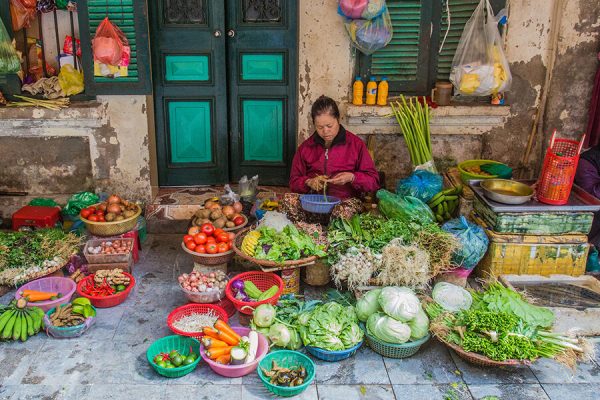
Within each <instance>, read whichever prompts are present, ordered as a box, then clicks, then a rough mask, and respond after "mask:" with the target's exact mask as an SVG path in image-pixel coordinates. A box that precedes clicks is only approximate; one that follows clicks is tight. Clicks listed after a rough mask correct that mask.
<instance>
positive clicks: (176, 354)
mask: <svg viewBox="0 0 600 400" xmlns="http://www.w3.org/2000/svg"><path fill="white" fill-rule="evenodd" d="M178 355H179V352H178V351H177V350H171V352H170V353H169V358H170V359H173V357H175V356H178Z"/></svg>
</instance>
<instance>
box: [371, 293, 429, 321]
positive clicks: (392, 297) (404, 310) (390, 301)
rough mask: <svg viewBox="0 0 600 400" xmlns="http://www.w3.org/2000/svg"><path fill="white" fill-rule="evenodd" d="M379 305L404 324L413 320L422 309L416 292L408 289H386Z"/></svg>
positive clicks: (380, 296)
mask: <svg viewBox="0 0 600 400" xmlns="http://www.w3.org/2000/svg"><path fill="white" fill-rule="evenodd" d="M379 304H380V305H381V308H382V309H383V311H384V312H385V313H386V314H387V315H389V316H390V317H392V318H394V319H397V320H398V321H402V322H407V321H410V320H412V319H413V318H414V317H416V316H417V313H418V312H419V310H420V309H421V302H420V301H419V299H418V298H417V296H416V295H415V292H413V291H412V290H411V289H409V288H407V287H397V286H388V287H384V288H383V289H381V294H380V295H379Z"/></svg>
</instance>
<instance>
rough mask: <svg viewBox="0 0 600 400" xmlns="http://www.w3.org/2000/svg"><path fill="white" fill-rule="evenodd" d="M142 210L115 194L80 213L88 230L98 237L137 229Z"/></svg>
mask: <svg viewBox="0 0 600 400" xmlns="http://www.w3.org/2000/svg"><path fill="white" fill-rule="evenodd" d="M141 213H142V208H141V207H140V206H139V205H137V204H135V203H134V202H131V201H127V200H124V199H122V198H121V197H119V196H117V195H115V194H113V195H111V196H109V197H108V199H107V200H106V201H105V202H103V203H98V204H94V205H93V206H90V207H86V208H84V209H82V210H81V211H80V213H79V216H80V217H81V220H82V221H83V223H84V224H85V227H86V228H87V230H88V231H89V232H90V233H91V234H92V235H96V236H116V235H120V234H123V233H125V232H129V231H130V230H132V229H133V228H135V226H136V224H137V220H138V217H139V216H140V215H141Z"/></svg>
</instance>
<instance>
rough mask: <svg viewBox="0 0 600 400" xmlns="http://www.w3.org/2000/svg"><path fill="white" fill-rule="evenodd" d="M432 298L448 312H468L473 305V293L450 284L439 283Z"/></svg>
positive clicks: (434, 288) (432, 293)
mask: <svg viewBox="0 0 600 400" xmlns="http://www.w3.org/2000/svg"><path fill="white" fill-rule="evenodd" d="M431 297H433V300H435V302H436V303H438V304H439V305H440V306H442V308H443V309H444V310H446V311H450V312H456V311H460V310H468V309H469V308H471V304H473V298H472V297H471V293H469V292H467V291H466V290H465V289H463V288H462V287H460V286H456V285H453V284H452V283H448V282H438V283H436V284H435V286H434V287H433V291H432V292H431Z"/></svg>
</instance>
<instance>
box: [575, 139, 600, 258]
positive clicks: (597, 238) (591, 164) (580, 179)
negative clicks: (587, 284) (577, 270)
mask: <svg viewBox="0 0 600 400" xmlns="http://www.w3.org/2000/svg"><path fill="white" fill-rule="evenodd" d="M575 183H576V184H577V185H578V186H580V187H581V188H582V189H583V190H585V191H586V192H588V193H589V194H591V195H593V196H595V197H597V198H599V199H600V146H595V147H592V148H591V149H589V150H586V151H584V152H583V153H581V156H580V157H579V164H578V165H577V172H576V173H575ZM588 241H589V242H590V243H591V244H593V245H594V246H595V247H596V248H597V249H600V212H597V213H596V214H595V215H594V222H593V223H592V230H591V231H590V233H589V235H588Z"/></svg>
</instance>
